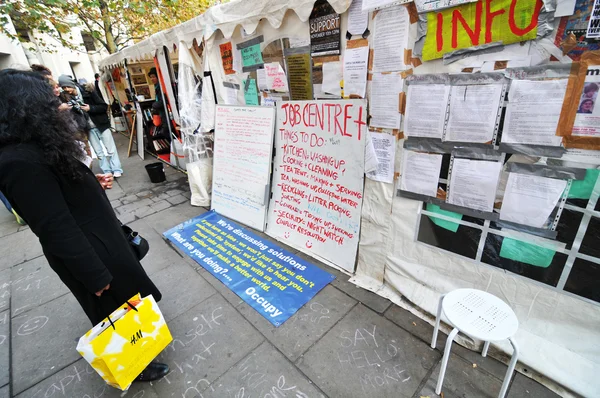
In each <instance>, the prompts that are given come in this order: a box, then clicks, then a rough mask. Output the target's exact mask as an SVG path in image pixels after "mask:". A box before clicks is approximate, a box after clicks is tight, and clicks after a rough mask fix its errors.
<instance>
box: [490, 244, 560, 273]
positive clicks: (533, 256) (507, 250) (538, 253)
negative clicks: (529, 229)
mask: <svg viewBox="0 0 600 398" xmlns="http://www.w3.org/2000/svg"><path fill="white" fill-rule="evenodd" d="M555 254H556V252H555V251H554V250H552V249H547V248H545V247H541V246H537V245H534V244H531V243H527V242H523V241H521V240H517V239H512V238H504V240H502V248H501V249H500V257H504V258H507V259H509V260H514V261H519V262H521V263H525V264H530V265H533V266H536V267H541V268H548V267H549V266H550V263H552V259H553V258H554V255H555Z"/></svg>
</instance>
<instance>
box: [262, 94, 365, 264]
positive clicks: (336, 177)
mask: <svg viewBox="0 0 600 398" xmlns="http://www.w3.org/2000/svg"><path fill="white" fill-rule="evenodd" d="M366 116H367V104H366V101H365V100H342V101H334V100H325V101H280V102H277V129H276V134H275V148H276V150H275V152H276V155H275V159H274V164H273V197H272V198H271V204H270V206H269V220H268V225H267V234H269V235H271V236H273V237H274V238H276V239H278V240H280V241H282V242H284V243H286V244H288V245H289V246H292V247H296V248H298V249H300V250H302V251H303V252H305V253H307V254H309V255H311V256H313V257H316V258H319V259H324V260H326V262H330V263H332V264H334V265H336V266H338V267H340V268H342V269H344V270H347V271H349V272H353V271H354V264H355V262H356V253H357V250H358V238H359V234H360V215H361V208H362V198H363V182H364V173H365V142H366V134H367V127H366V122H367V120H366Z"/></svg>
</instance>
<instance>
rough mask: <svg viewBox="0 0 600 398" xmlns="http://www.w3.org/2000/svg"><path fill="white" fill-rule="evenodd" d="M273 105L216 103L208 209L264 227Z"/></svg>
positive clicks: (248, 223)
mask: <svg viewBox="0 0 600 398" xmlns="http://www.w3.org/2000/svg"><path fill="white" fill-rule="evenodd" d="M274 126H275V108H274V107H258V106H235V105H217V106H216V109H215V146H214V160H213V185H212V203H211V209H213V210H215V211H216V212H217V213H219V214H221V215H224V216H225V217H229V218H231V219H232V220H235V221H238V222H240V223H242V224H245V225H248V226H250V227H252V228H255V229H258V230H260V231H264V230H265V223H266V213H267V204H268V200H269V192H270V174H271V156H272V150H273V129H274Z"/></svg>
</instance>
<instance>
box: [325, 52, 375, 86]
mask: <svg viewBox="0 0 600 398" xmlns="http://www.w3.org/2000/svg"><path fill="white" fill-rule="evenodd" d="M368 61H369V46H368V45H366V46H363V47H357V48H346V52H345V53H344V97H350V96H351V95H358V96H359V97H360V98H364V97H365V91H366V89H367V66H368V65H367V63H368ZM323 80H325V78H323Z"/></svg>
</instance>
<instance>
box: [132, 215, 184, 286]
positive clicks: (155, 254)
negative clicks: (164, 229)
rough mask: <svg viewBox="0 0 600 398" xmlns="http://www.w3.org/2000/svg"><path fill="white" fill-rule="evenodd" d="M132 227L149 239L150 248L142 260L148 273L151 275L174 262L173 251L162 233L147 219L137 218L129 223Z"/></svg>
mask: <svg viewBox="0 0 600 398" xmlns="http://www.w3.org/2000/svg"><path fill="white" fill-rule="evenodd" d="M127 225H128V226H129V227H130V228H131V229H133V230H134V231H136V232H137V233H139V234H140V236H142V237H143V238H144V239H146V240H147V241H148V244H149V246H150V250H148V254H146V257H144V258H143V259H142V261H141V263H142V266H143V267H144V269H145V270H146V273H147V274H148V275H150V276H152V275H153V274H155V273H157V272H158V271H160V270H163V269H165V268H167V267H168V266H170V265H171V264H173V260H174V258H173V253H172V249H171V248H170V246H169V245H168V244H167V242H166V241H165V239H164V238H163V236H162V235H160V234H159V233H158V232H156V231H155V230H154V228H152V227H151V226H150V225H149V224H148V223H147V222H146V220H144V219H142V220H136V221H134V222H132V223H129V224H127Z"/></svg>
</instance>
